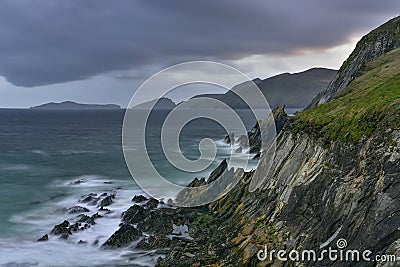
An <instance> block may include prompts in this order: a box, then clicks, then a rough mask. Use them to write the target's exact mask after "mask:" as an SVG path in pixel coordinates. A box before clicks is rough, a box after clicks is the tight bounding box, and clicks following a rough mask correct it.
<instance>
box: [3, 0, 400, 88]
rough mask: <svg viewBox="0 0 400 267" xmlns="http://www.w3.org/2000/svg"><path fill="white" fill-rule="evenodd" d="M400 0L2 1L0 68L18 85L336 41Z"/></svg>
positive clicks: (383, 16) (379, 18) (388, 12)
mask: <svg viewBox="0 0 400 267" xmlns="http://www.w3.org/2000/svg"><path fill="white" fill-rule="evenodd" d="M399 7H400V1H398V0H383V1H366V0H353V1H348V0H346V1H345V0H339V1H321V0H310V1H283V0H274V1H270V0H268V1H265V0H257V1H242V0H240V1H233V0H224V1H222V0H220V1H215V0H209V1H208V0H207V1H204V0H202V1H186V0H181V1H177V0H168V1H149V0H142V1H138V0H136V1H125V0H118V1H110V0H91V1H87V0H80V1H73V0H34V1H32V0H26V1H22V0H6V1H1V2H0V75H2V76H4V77H5V78H6V79H7V80H8V81H9V82H11V83H13V84H15V85H19V86H27V87H29V86H37V85H45V84H53V83H62V82H67V81H73V80H81V79H86V78H89V77H92V76H95V75H98V74H102V73H108V72H112V71H117V70H129V69H135V70H136V74H135V75H139V74H138V73H140V70H141V69H142V68H145V67H146V66H147V68H149V66H152V65H160V66H163V65H169V64H173V63H177V62H181V61H185V60H193V59H214V60H228V59H239V58H241V57H244V56H248V55H252V54H281V53H296V52H298V51H301V50H302V49H312V48H322V49H324V48H330V47H334V46H337V45H339V44H342V43H345V42H347V41H348V39H349V37H351V35H353V34H358V33H359V32H363V31H365V30H367V29H372V28H373V27H375V26H377V25H378V24H379V23H382V22H384V21H385V20H387V19H389V18H391V17H392V16H393V15H395V14H396V10H399Z"/></svg>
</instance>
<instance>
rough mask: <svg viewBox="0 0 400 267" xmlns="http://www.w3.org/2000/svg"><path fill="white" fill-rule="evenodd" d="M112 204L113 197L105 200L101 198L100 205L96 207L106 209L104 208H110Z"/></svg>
mask: <svg viewBox="0 0 400 267" xmlns="http://www.w3.org/2000/svg"><path fill="white" fill-rule="evenodd" d="M112 203H113V196H112V195H111V196H107V197H105V198H103V199H102V200H101V201H100V203H99V204H98V206H100V207H106V206H110V205H111V204H112Z"/></svg>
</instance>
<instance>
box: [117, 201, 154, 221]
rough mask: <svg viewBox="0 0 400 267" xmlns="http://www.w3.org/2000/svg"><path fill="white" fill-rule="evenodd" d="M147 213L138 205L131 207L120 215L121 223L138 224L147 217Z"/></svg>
mask: <svg viewBox="0 0 400 267" xmlns="http://www.w3.org/2000/svg"><path fill="white" fill-rule="evenodd" d="M147 213H148V211H147V210H145V209H144V208H143V207H141V206H139V205H133V206H131V207H130V208H129V209H128V210H127V211H125V212H123V213H122V221H123V222H125V223H130V224H134V223H139V222H140V221H142V220H143V219H144V217H145V216H146V215H147Z"/></svg>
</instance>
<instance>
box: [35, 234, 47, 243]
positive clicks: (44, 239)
mask: <svg viewBox="0 0 400 267" xmlns="http://www.w3.org/2000/svg"><path fill="white" fill-rule="evenodd" d="M48 240H49V236H48V234H45V235H44V236H42V237H41V238H39V239H38V240H37V242H44V241H48Z"/></svg>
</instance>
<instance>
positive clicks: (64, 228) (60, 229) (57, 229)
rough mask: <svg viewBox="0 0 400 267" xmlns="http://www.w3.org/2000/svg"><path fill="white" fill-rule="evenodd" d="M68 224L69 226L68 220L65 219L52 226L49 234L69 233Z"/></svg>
mask: <svg viewBox="0 0 400 267" xmlns="http://www.w3.org/2000/svg"><path fill="white" fill-rule="evenodd" d="M69 226H70V223H69V221H67V220H65V221H64V222H62V223H60V224H58V225H56V226H54V228H53V230H51V234H53V235H62V234H67V235H71V231H70V230H69V229H68V228H69Z"/></svg>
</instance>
